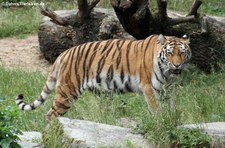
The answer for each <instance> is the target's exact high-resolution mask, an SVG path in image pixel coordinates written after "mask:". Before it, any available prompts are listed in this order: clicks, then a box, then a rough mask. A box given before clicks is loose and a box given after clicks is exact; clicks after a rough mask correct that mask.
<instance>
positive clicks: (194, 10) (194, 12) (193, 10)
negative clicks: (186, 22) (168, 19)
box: [187, 0, 202, 17]
mask: <svg viewBox="0 0 225 148" xmlns="http://www.w3.org/2000/svg"><path fill="white" fill-rule="evenodd" d="M201 4H202V1H201V0H195V1H194V3H193V4H192V7H191V10H190V11H189V13H188V14H187V16H190V15H194V16H195V17H196V16H197V11H198V8H199V7H200V6H201Z"/></svg>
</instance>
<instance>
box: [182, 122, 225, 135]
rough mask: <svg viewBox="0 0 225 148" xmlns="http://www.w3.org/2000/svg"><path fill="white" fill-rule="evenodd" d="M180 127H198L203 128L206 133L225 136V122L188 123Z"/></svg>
mask: <svg viewBox="0 0 225 148" xmlns="http://www.w3.org/2000/svg"><path fill="white" fill-rule="evenodd" d="M182 127H186V128H199V129H202V130H204V131H205V132H206V133H207V134H208V135H211V136H219V137H225V122H212V123H201V124H188V125H183V126H182Z"/></svg>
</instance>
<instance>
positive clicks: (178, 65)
mask: <svg viewBox="0 0 225 148" xmlns="http://www.w3.org/2000/svg"><path fill="white" fill-rule="evenodd" d="M180 65H181V64H173V66H174V67H176V68H178V67H180Z"/></svg>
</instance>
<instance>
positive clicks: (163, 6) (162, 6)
mask: <svg viewBox="0 0 225 148" xmlns="http://www.w3.org/2000/svg"><path fill="white" fill-rule="evenodd" d="M157 4H158V15H159V18H160V20H166V18H167V17H168V16H167V0H157Z"/></svg>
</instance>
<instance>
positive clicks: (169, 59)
mask: <svg viewBox="0 0 225 148" xmlns="http://www.w3.org/2000/svg"><path fill="white" fill-rule="evenodd" d="M158 42H159V43H160V45H161V50H160V52H159V55H158V64H159V66H160V69H161V70H162V72H163V75H164V76H165V77H166V78H168V79H170V78H173V77H176V76H177V75H179V74H181V72H182V70H183V69H184V67H185V66H186V65H187V64H188V62H189V61H190V58H191V49H190V47H189V43H190V41H189V37H188V36H187V35H184V36H183V37H182V38H177V37H172V36H163V35H161V34H160V35H159V36H158Z"/></svg>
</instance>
